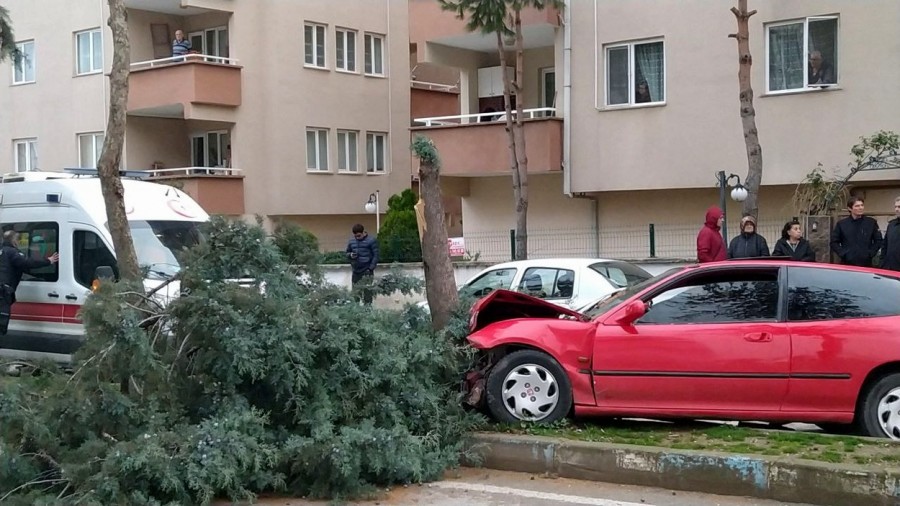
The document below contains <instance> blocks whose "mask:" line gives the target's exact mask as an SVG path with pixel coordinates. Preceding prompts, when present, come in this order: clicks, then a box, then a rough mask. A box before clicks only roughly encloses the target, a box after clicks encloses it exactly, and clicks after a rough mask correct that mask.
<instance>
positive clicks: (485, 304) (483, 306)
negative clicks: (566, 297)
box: [469, 289, 588, 332]
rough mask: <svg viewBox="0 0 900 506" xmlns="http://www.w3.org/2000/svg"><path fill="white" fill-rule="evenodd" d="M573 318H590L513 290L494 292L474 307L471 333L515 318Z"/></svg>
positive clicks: (470, 327) (470, 321)
mask: <svg viewBox="0 0 900 506" xmlns="http://www.w3.org/2000/svg"><path fill="white" fill-rule="evenodd" d="M560 316H571V317H573V318H574V319H576V320H579V321H587V320H588V318H587V317H586V316H585V315H583V314H581V313H579V312H578V311H573V310H571V309H568V308H564V307H562V306H557V305H556V304H553V303H551V302H547V301H545V300H542V299H538V298H537V297H532V296H530V295H525V294H524V293H519V292H513V291H511V290H502V289H501V290H494V291H493V292H491V293H489V294H488V295H485V296H484V297H482V298H481V299H479V300H478V302H476V303H475V305H474V306H472V310H471V313H470V316H469V332H475V331H476V330H478V329H482V328H484V327H487V326H488V325H490V324H492V323H495V322H499V321H503V320H512V319H514V318H554V319H556V318H559V317H560Z"/></svg>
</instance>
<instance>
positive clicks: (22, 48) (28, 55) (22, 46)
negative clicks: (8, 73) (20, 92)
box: [12, 39, 37, 85]
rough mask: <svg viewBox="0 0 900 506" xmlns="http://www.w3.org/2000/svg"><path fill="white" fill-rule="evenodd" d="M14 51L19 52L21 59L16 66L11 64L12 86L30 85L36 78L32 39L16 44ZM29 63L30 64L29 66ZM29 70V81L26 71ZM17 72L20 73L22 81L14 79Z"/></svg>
mask: <svg viewBox="0 0 900 506" xmlns="http://www.w3.org/2000/svg"><path fill="white" fill-rule="evenodd" d="M28 47H30V48H31V51H28V50H27V49H26V48H28ZM16 50H18V51H19V54H20V55H21V56H22V59H21V60H20V61H19V64H18V65H17V64H16V63H15V62H12V63H13V64H12V73H13V77H12V79H13V84H14V85H19V84H31V83H33V82H35V78H36V76H37V69H36V68H35V58H34V55H35V53H34V39H31V40H23V41H22V42H16ZM29 62H30V64H29ZM29 68H30V70H31V79H29V78H28V70H29ZM18 72H21V73H22V79H16V74H17V73H18Z"/></svg>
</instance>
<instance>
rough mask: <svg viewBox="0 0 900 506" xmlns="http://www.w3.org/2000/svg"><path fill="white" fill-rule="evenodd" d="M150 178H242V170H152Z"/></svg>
mask: <svg viewBox="0 0 900 506" xmlns="http://www.w3.org/2000/svg"><path fill="white" fill-rule="evenodd" d="M147 172H149V173H150V177H191V176H242V175H243V173H242V171H241V169H232V168H230V167H177V168H172V169H150V170H148V171H147Z"/></svg>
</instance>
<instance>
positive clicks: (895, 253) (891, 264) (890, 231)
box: [881, 197, 900, 271]
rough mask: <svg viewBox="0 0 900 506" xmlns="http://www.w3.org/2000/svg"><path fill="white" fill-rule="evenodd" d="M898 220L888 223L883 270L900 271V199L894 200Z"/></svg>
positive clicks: (882, 249) (883, 249) (883, 251)
mask: <svg viewBox="0 0 900 506" xmlns="http://www.w3.org/2000/svg"><path fill="white" fill-rule="evenodd" d="M894 214H896V215H897V217H896V218H894V219H893V220H891V221H889V222H888V226H887V230H885V231H884V246H882V248H881V268H882V269H890V270H892V271H900V197H897V199H896V200H894Z"/></svg>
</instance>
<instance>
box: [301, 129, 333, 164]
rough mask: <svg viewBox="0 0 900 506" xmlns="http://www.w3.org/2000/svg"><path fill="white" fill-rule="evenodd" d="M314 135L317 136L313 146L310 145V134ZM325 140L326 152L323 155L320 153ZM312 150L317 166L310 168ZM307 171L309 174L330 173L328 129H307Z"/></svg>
mask: <svg viewBox="0 0 900 506" xmlns="http://www.w3.org/2000/svg"><path fill="white" fill-rule="evenodd" d="M310 133H313V134H314V135H315V142H314V143H313V145H312V146H310V144H309V134H310ZM323 138H324V139H325V152H324V153H322V152H320V151H319V146H320V145H321V144H322V139H323ZM310 149H312V150H314V151H315V156H314V158H315V161H316V162H315V166H314V167H310V163H309V153H310ZM306 170H307V171H308V172H328V129H327V128H315V127H307V128H306Z"/></svg>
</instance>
